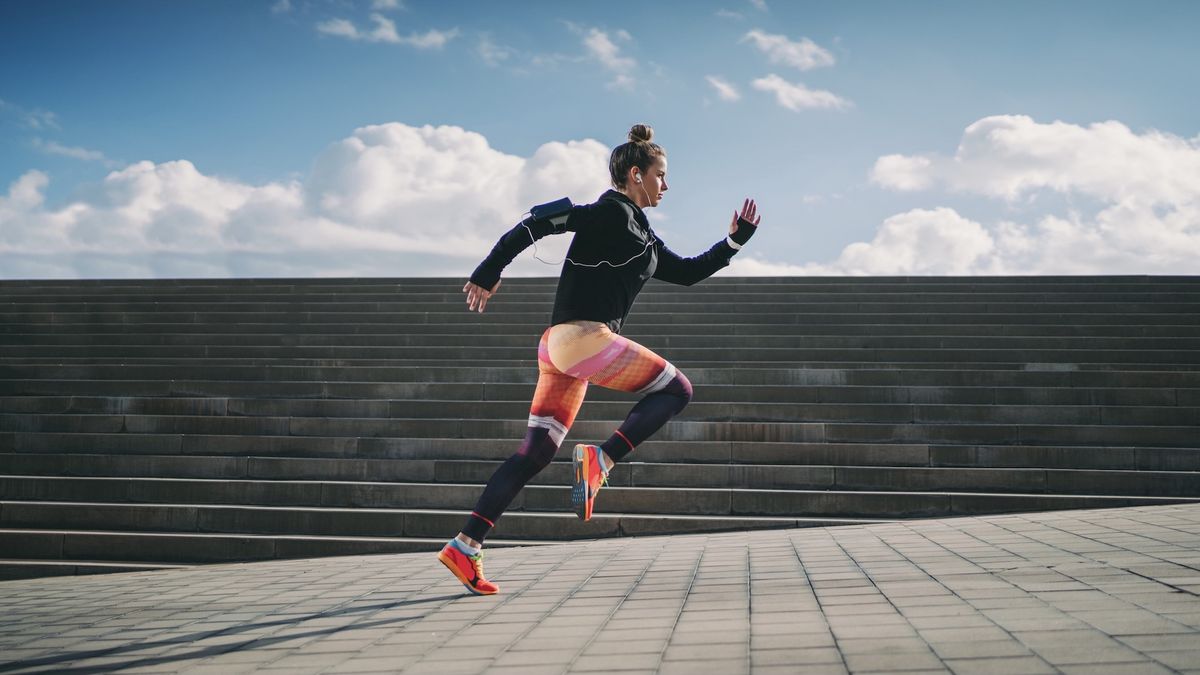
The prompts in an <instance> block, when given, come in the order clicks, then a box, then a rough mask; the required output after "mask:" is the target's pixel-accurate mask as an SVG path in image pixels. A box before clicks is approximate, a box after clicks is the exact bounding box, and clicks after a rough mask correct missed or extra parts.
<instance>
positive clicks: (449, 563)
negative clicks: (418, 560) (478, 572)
mask: <svg viewBox="0 0 1200 675" xmlns="http://www.w3.org/2000/svg"><path fill="white" fill-rule="evenodd" d="M438 560H440V561H441V562H442V564H443V565H445V566H446V569H448V570H450V573H451V574H453V575H454V576H455V578H457V579H458V580H459V581H460V582H462V585H463V586H464V587H465V588H466V589H467V590H468V591H470V592H471V593H473V594H475V595H493V594H495V591H492V592H491V593H484V592H483V591H481V590H479V589H477V588H475V587H474V586H472V585H471V582H470V581H468V580H467V578H466V576H465V575H464V574H463V573H462V571H461V570H459V569H458V565H455V564H454V561H453V560H451V559H450V556H448V555H446V554H445V553H444V552H442V553H438Z"/></svg>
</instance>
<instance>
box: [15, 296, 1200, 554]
mask: <svg viewBox="0 0 1200 675" xmlns="http://www.w3.org/2000/svg"><path fill="white" fill-rule="evenodd" d="M554 285H555V281H554V280H553V279H509V280H506V281H505V285H504V289H503V291H502V292H501V294H500V295H498V296H497V297H496V298H495V299H494V300H493V301H492V303H491V304H489V306H488V311H487V312H486V313H485V314H483V315H479V314H472V313H469V312H467V311H466V309H465V305H464V302H463V295H462V293H461V292H460V289H461V286H462V281H461V280H458V279H453V280H447V279H311V280H267V279H263V280H257V279H256V280H159V281H144V280H143V281H70V282H59V281H7V282H0V577H5V576H7V577H20V576H34V575H48V574H73V573H90V572H104V571H113V570H131V569H147V568H157V567H168V566H171V565H179V564H195V563H203V562H218V561H237V560H256V559H266V558H283V557H310V556H325V555H350V554H365V553H391V552H403V551H414V550H432V549H434V548H437V547H439V546H440V545H441V544H442V543H443V542H444V541H445V539H446V538H448V537H449V536H451V535H452V534H454V533H455V532H456V531H457V530H458V528H459V527H460V526H461V525H462V523H463V521H464V517H465V514H466V513H467V512H468V511H469V510H470V508H471V506H473V504H474V502H475V499H476V498H477V497H478V495H479V491H480V489H481V487H482V484H483V483H484V482H485V481H486V479H487V478H488V476H489V475H490V474H491V472H492V471H493V470H494V469H495V467H496V466H497V463H498V462H499V461H500V460H502V459H504V458H505V457H507V456H508V455H509V454H511V453H512V452H513V451H514V450H515V448H516V447H517V445H518V442H519V439H520V438H521V437H522V435H523V434H524V427H525V418H526V416H527V414H528V407H529V399H530V397H531V394H532V391H533V384H534V382H535V381H536V377H537V371H536V362H535V357H536V344H537V339H538V336H539V335H540V334H541V332H542V330H543V329H544V328H545V326H546V322H547V320H548V316H549V311H550V307H551V304H552V301H553V295H554ZM625 334H626V335H628V336H629V337H631V338H633V339H635V340H638V341H640V342H642V343H643V344H645V345H647V346H649V347H650V348H652V349H655V350H656V351H658V352H659V353H661V354H662V355H663V356H665V357H666V358H668V359H670V360H671V361H672V362H673V363H675V364H676V365H678V366H679V367H681V368H682V369H683V370H684V372H686V373H687V374H688V376H689V378H690V379H691V380H692V382H693V383H694V384H695V385H696V397H695V399H694V401H693V402H692V404H691V405H690V406H689V407H688V408H687V409H686V410H685V411H684V413H683V414H682V415H681V416H680V417H679V418H677V419H676V421H674V422H672V423H671V424H670V425H668V426H667V428H665V429H664V430H663V431H661V432H660V433H659V434H658V435H657V436H655V438H654V439H653V440H652V441H650V442H648V443H646V444H645V445H643V446H642V447H641V448H639V449H638V450H637V452H636V453H635V454H634V455H632V456H631V459H632V460H634V461H630V462H629V463H626V464H623V465H620V466H618V467H617V469H616V470H615V471H614V472H613V475H612V480H611V483H610V487H608V488H606V489H605V490H604V491H603V492H602V493H601V495H600V497H599V499H598V500H597V511H598V515H597V516H596V517H595V518H594V519H593V520H592V521H591V522H589V523H582V522H580V521H579V520H578V519H576V518H575V516H574V515H573V514H572V513H571V512H570V511H569V498H568V490H567V487H566V486H567V482H568V480H569V476H568V474H569V469H570V464H569V462H568V461H566V458H567V456H568V453H567V452H566V451H563V452H561V453H560V454H561V456H562V460H561V461H559V462H556V463H555V464H554V465H552V466H551V467H550V468H549V469H547V470H546V471H545V472H543V473H542V474H541V475H540V476H538V478H537V479H535V482H534V484H531V485H530V486H529V487H528V488H527V489H526V491H525V492H524V493H523V494H522V495H520V496H519V497H518V499H517V501H516V502H515V503H514V504H513V506H512V509H511V510H510V511H509V513H508V514H506V515H505V517H504V519H503V520H502V521H501V522H500V523H499V527H498V528H497V529H496V531H495V533H494V535H493V537H492V539H490V540H489V542H490V544H491V545H513V544H522V545H528V544H537V543H544V542H549V541H556V540H563V539H572V538H592V537H609V536H628V535H644V534H665V533H680V532H704V531H721V530H735V529H749V528H773V527H797V526H810V525H831V524H842V523H863V522H873V521H879V520H889V519H898V518H914V517H929V516H955V515H975V514H985V513H1001V512H1011V511H1031V510H1044V509H1066V508H1092V507H1104V506H1127V505H1144V504H1161V503H1169V502H1179V501H1195V500H1200V278H1197V277H1053V278H1048V277H1025V278H977V277H971V278H945V277H941V278H851V279H842V278H719V279H711V280H709V281H706V282H704V283H703V284H701V285H700V286H697V287H694V288H680V287H673V286H668V285H665V284H658V283H657V282H655V283H652V284H651V285H649V286H648V287H647V288H646V290H645V291H644V292H643V294H642V296H641V297H640V298H639V300H638V304H637V306H636V307H635V309H634V313H633V315H632V316H631V317H630V320H629V323H628V326H627V328H626V331H625ZM633 400H634V398H633V397H632V396H630V395H627V394H621V393H617V392H610V391H606V390H603V389H601V388H598V387H592V388H590V390H589V392H588V400H587V402H586V403H585V404H584V406H583V410H582V411H581V413H580V416H579V420H578V422H577V423H576V425H575V427H574V429H572V431H571V434H570V436H568V438H567V441H566V444H565V445H566V446H568V447H569V446H570V445H572V444H573V443H575V442H580V441H598V440H601V439H603V438H606V437H607V436H608V435H609V434H610V433H611V432H612V429H613V428H614V427H615V426H616V425H617V424H618V423H619V420H621V419H622V418H623V417H624V415H625V413H626V412H627V411H628V409H629V407H630V405H631V403H632V401H633Z"/></svg>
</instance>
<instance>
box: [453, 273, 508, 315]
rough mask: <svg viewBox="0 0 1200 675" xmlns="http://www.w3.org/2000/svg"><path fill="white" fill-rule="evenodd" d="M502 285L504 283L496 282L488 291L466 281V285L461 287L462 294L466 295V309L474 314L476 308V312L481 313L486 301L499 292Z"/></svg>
mask: <svg viewBox="0 0 1200 675" xmlns="http://www.w3.org/2000/svg"><path fill="white" fill-rule="evenodd" d="M502 283H504V282H502V281H497V282H496V285H495V286H492V290H490V291H489V290H488V289H486V288H484V287H483V286H478V285H476V284H473V283H471V282H470V281H468V282H467V285H466V286H463V293H466V294H467V309H468V310H470V311H472V312H474V311H476V309H475V308H476V306H478V307H479V309H478V311H479V312H480V313H482V312H483V308H484V307H486V306H487V301H488V299H489V298H491V297H492V296H493V295H495V294H496V292H497V291H499V290H500V284H502Z"/></svg>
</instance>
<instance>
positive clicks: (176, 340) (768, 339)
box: [0, 334, 1200, 358]
mask: <svg viewBox="0 0 1200 675" xmlns="http://www.w3.org/2000/svg"><path fill="white" fill-rule="evenodd" d="M730 337H731V336H728V335H670V336H648V337H645V338H643V339H641V340H635V341H637V342H639V343H641V344H643V345H644V346H646V347H649V348H650V349H653V350H656V351H665V350H679V349H697V348H705V349H714V348H716V349H729V348H730ZM742 337H744V339H745V341H748V342H751V343H752V344H753V345H754V348H755V349H867V348H869V349H1021V350H1030V351H1037V350H1068V351H1077V350H1129V349H1138V350H1162V349H1175V350H1191V351H1200V338H1187V337H1081V336H1058V337H1031V336H1018V335H1013V336H962V337H959V336H925V335H921V336H898V335H830V336H810V335H753V336H751V335H747V336H742ZM14 338H22V339H19V340H18V339H14ZM537 340H538V337H537V336H536V335H532V334H530V335H473V334H458V335H453V334H445V335H439V334H429V335H424V334H416V335H302V336H274V335H239V334H227V335H214V334H199V335H125V334H121V335H104V336H101V335H28V336H14V335H0V345H4V346H5V351H6V353H8V354H11V355H13V356H29V355H33V356H38V355H45V354H49V353H60V354H62V355H64V356H75V355H86V354H89V353H92V352H90V351H88V350H90V349H103V350H104V351H97V352H95V353H96V354H100V355H105V354H110V353H121V354H130V355H137V356H143V355H146V356H149V355H155V354H156V353H157V352H155V351H153V350H173V351H171V352H169V353H172V354H179V355H180V356H185V357H189V356H196V355H200V356H208V355H210V352H209V349H210V348H219V349H221V350H224V351H226V352H228V353H230V354H231V355H237V356H245V357H255V356H258V357H261V356H262V355H264V354H266V353H267V351H268V350H275V351H278V350H280V349H284V348H286V349H318V350H339V351H341V352H344V353H347V354H351V355H353V354H358V353H360V352H361V353H362V354H363V355H364V356H365V357H367V358H379V357H378V356H376V354H377V352H378V351H379V350H382V349H400V348H412V347H461V348H465V349H464V351H465V350H466V349H470V350H472V351H474V350H476V349H479V348H492V349H494V348H504V349H526V350H528V349H533V348H534V347H535V346H536V344H537ZM19 350H25V351H19ZM739 351H740V348H739ZM211 355H220V353H219V352H212V353H211ZM318 357H322V356H320V355H319V356H318Z"/></svg>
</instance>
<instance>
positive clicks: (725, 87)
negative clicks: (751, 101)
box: [704, 75, 742, 101]
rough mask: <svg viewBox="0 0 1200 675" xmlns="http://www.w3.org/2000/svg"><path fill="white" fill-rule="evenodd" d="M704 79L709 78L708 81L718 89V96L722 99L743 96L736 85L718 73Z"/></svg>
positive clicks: (732, 99)
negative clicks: (718, 75)
mask: <svg viewBox="0 0 1200 675" xmlns="http://www.w3.org/2000/svg"><path fill="white" fill-rule="evenodd" d="M704 79H706V80H708V83H709V84H710V85H712V88H713V89H715V90H716V91H717V96H718V97H720V99H721V100H722V101H736V100H738V99H740V98H741V97H742V95H741V94H739V93H738V90H737V88H736V87H734V86H733V85H732V84H730V83H729V82H727V81H726V80H724V79H722V78H720V77H717V76H716V75H709V76H707V77H705V78H704Z"/></svg>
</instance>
